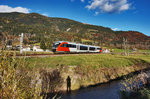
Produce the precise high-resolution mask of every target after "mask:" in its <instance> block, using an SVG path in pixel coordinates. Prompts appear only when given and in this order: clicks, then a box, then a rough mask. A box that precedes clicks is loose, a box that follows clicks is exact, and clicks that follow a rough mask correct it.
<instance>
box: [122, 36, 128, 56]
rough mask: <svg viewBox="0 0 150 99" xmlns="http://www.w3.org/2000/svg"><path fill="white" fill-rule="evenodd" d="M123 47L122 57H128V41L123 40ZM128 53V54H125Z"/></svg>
mask: <svg viewBox="0 0 150 99" xmlns="http://www.w3.org/2000/svg"><path fill="white" fill-rule="evenodd" d="M123 46H124V55H125V56H129V45H128V40H127V39H125V38H123ZM127 52H128V53H127Z"/></svg>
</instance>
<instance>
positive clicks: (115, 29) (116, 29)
mask: <svg viewBox="0 0 150 99" xmlns="http://www.w3.org/2000/svg"><path fill="white" fill-rule="evenodd" d="M112 30H114V31H119V30H120V29H118V28H113V29H112Z"/></svg>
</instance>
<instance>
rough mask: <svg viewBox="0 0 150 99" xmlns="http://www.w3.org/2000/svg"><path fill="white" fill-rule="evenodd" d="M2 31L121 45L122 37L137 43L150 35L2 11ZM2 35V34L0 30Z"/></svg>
mask: <svg viewBox="0 0 150 99" xmlns="http://www.w3.org/2000/svg"><path fill="white" fill-rule="evenodd" d="M0 32H3V34H4V32H5V33H7V34H8V35H13V36H17V35H19V34H20V33H22V32H23V33H25V34H26V36H27V35H30V36H27V37H26V39H28V40H30V41H32V40H34V41H36V42H40V40H41V37H47V38H50V39H52V41H56V40H65V41H66V40H68V41H76V42H81V41H82V39H87V40H92V41H93V42H99V43H104V44H106V45H110V44H114V43H117V44H121V43H122V39H123V38H127V39H128V41H129V43H131V44H138V43H139V42H142V43H144V42H146V43H148V44H149V39H150V37H149V36H147V35H145V34H143V33H141V32H137V31H113V30H112V29H111V28H109V27H103V26H98V25H92V24H85V23H82V22H78V21H74V20H71V19H67V18H58V17H46V16H43V15H40V14H38V13H28V14H24V13H19V12H12V13H0ZM1 34H2V33H1Z"/></svg>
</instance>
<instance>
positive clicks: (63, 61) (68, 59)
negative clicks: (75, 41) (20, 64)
mask: <svg viewBox="0 0 150 99" xmlns="http://www.w3.org/2000/svg"><path fill="white" fill-rule="evenodd" d="M26 60H27V62H28V63H29V65H30V67H32V68H34V67H36V68H49V67H50V68H58V67H60V66H61V65H63V66H81V67H84V66H91V67H93V68H99V67H124V66H131V65H136V64H138V63H143V62H147V63H150V55H132V56H121V55H110V54H98V55H71V56H70V55H69V56H54V57H44V58H27V59H26Z"/></svg>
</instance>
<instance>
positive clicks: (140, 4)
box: [0, 0, 150, 36]
mask: <svg viewBox="0 0 150 99" xmlns="http://www.w3.org/2000/svg"><path fill="white" fill-rule="evenodd" d="M149 5H150V0H0V12H2V13H5V12H15V11H17V12H23V13H32V12H36V13H40V14H42V15H45V16H48V17H62V18H69V19H73V20H76V21H79V22H83V23H88V24H93V25H100V26H104V27H110V28H111V29H113V30H125V31H127V30H134V31H139V32H142V33H144V34H146V35H148V36H150V6H149Z"/></svg>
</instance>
